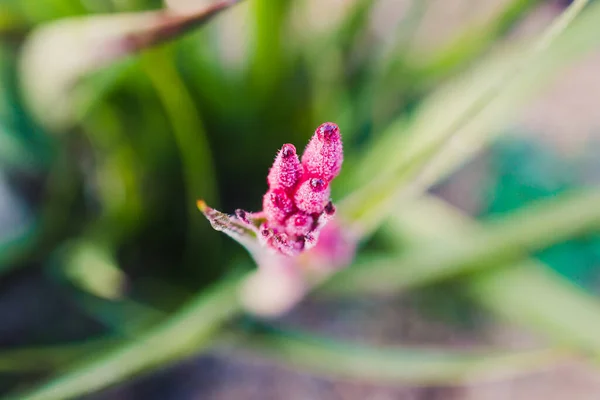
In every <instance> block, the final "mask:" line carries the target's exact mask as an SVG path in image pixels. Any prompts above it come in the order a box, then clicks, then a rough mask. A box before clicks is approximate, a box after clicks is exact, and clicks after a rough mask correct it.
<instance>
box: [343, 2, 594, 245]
mask: <svg viewBox="0 0 600 400" xmlns="http://www.w3.org/2000/svg"><path fill="white" fill-rule="evenodd" d="M586 4H587V1H585V0H580V1H575V2H573V4H572V5H571V6H570V7H569V8H568V9H567V11H565V13H563V14H562V15H561V16H560V17H559V18H558V19H557V20H556V21H555V22H554V23H553V24H552V25H551V26H550V27H549V28H548V29H547V30H546V31H545V33H544V34H543V35H542V36H541V37H540V39H539V40H538V41H536V42H535V44H534V46H533V47H532V48H531V49H530V51H529V52H528V53H526V55H525V56H522V54H521V56H520V57H519V58H516V57H515V56H514V55H513V56H512V57H511V58H509V59H505V60H504V61H503V63H499V62H494V63H492V64H491V67H490V66H488V68H487V69H484V70H483V72H484V73H482V74H481V75H480V76H479V77H478V80H477V81H476V83H477V85H474V86H473V85H472V86H470V89H469V90H467V92H469V95H468V96H467V97H466V100H464V101H456V99H455V97H456V93H457V90H459V89H465V87H464V86H463V85H464V82H463V83H462V84H461V83H460V81H459V82H455V83H454V84H453V85H451V86H449V90H448V89H447V91H445V92H442V93H441V96H437V97H434V98H432V101H431V102H430V103H429V104H428V106H427V107H425V108H424V109H423V111H422V112H421V114H420V115H419V117H418V118H417V119H415V121H414V122H413V123H412V124H410V125H408V126H407V125H406V124H405V122H404V121H398V122H396V123H395V124H393V125H392V126H391V127H390V129H389V130H388V131H387V132H386V133H385V134H384V135H383V137H382V139H381V140H380V142H379V143H376V144H375V149H374V150H373V151H372V152H371V154H367V156H366V157H365V159H364V161H363V162H362V163H359V166H358V171H361V174H360V176H361V178H359V179H357V182H362V184H359V185H358V186H362V188H361V189H360V190H359V191H357V192H354V193H353V194H351V195H350V196H348V197H347V198H346V199H345V200H344V202H343V203H342V204H340V211H341V212H342V213H343V214H344V215H345V217H346V219H347V220H349V221H353V223H354V225H355V227H354V230H356V231H357V232H358V233H362V234H364V235H366V234H369V233H371V232H372V231H373V230H374V229H375V228H376V227H377V226H378V225H379V223H380V222H381V220H382V218H383V217H384V216H385V215H387V214H388V213H389V211H390V209H391V208H392V207H397V201H396V200H397V198H398V196H399V195H400V194H403V192H404V189H405V187H406V185H407V184H408V183H409V182H412V181H414V180H415V179H419V180H425V181H428V180H431V178H430V177H431V176H435V177H436V178H437V179H439V177H440V175H441V174H440V173H437V174H432V173H431V168H432V167H431V165H430V163H431V160H432V159H435V157H437V156H438V154H439V152H440V150H441V149H448V148H451V147H456V146H461V145H464V146H465V147H467V149H466V150H464V151H460V152H456V151H454V152H453V153H452V154H453V156H454V158H452V160H451V161H452V162H451V163H449V162H447V159H446V158H447V157H446V156H443V158H442V160H439V159H438V160H435V162H434V164H440V163H442V164H443V165H444V172H445V173H448V172H449V171H450V170H451V169H452V168H455V167H456V166H457V165H458V164H459V162H460V161H464V160H465V159H467V158H468V157H469V156H470V155H472V153H473V152H474V151H475V149H478V148H479V146H480V145H481V143H482V142H485V141H486V140H489V137H488V136H486V135H489V133H490V130H491V129H492V128H494V127H496V125H497V124H499V123H500V122H505V121H502V118H506V117H507V115H511V114H514V113H515V111H517V110H518V107H519V105H520V104H522V101H523V99H524V98H526V96H530V95H531V93H532V92H534V89H537V88H538V87H539V85H540V83H541V82H544V81H545V80H546V79H547V78H548V76H549V75H551V74H552V73H554V72H556V70H557V69H558V68H559V67H563V66H564V65H566V63H567V62H569V61H572V60H573V59H574V58H576V57H578V56H581V55H582V54H584V53H585V52H587V51H589V50H591V49H592V48H593V47H594V46H595V44H597V43H593V42H595V41H594V40H593V38H594V37H600V35H595V36H594V32H595V31H596V30H600V28H599V27H598V24H597V23H596V20H595V19H593V18H592V17H597V16H598V15H599V14H600V6H598V5H594V6H593V7H590V9H589V12H587V13H586V14H585V15H584V16H585V18H583V17H582V18H580V19H578V20H577V22H576V23H575V24H574V26H573V27H571V29H566V28H567V27H568V26H569V25H570V24H571V22H572V21H573V20H574V19H575V17H576V16H577V15H578V14H579V13H580V12H581V10H582V9H583V7H584V6H585V5H586ZM563 34H564V35H563ZM561 36H563V37H561ZM557 38H560V39H561V40H560V41H558V45H553V44H554V42H555V41H557ZM573 43H578V44H579V45H578V46H577V47H573ZM503 64H504V65H503ZM498 70H500V72H498ZM490 78H491V79H490ZM471 83H472V82H471ZM467 88H469V86H467ZM500 95H501V96H500ZM499 96H500V101H499V102H492V101H493V100H497V98H498V97H499ZM448 104H453V106H452V107H449V106H448ZM490 104H492V105H494V107H491V108H490V107H488V105H490ZM454 107H456V108H454ZM466 127H467V128H468V129H465V128H466ZM475 128H476V129H475ZM403 129H406V130H408V132H406V134H405V135H404V136H400V135H399V134H398V132H399V131H400V130H403ZM490 136H491V135H490ZM465 138H466V141H467V143H466V144H463V143H459V144H458V145H457V144H456V143H457V142H459V141H461V140H463V139H465ZM453 150H454V149H453ZM434 167H435V168H434V169H436V171H438V172H439V171H440V169H441V168H439V166H437V165H434ZM423 175H426V176H427V179H425V178H424V177H423ZM373 177H377V178H375V179H373Z"/></svg>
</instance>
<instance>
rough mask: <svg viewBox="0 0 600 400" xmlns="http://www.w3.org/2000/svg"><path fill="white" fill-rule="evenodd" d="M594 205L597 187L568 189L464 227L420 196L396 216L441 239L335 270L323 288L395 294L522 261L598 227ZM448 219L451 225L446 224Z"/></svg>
mask: <svg viewBox="0 0 600 400" xmlns="http://www.w3.org/2000/svg"><path fill="white" fill-rule="evenodd" d="M598 204H600V191H587V192H580V193H571V194H569V195H563V196H559V197H556V198H554V199H552V200H546V201H540V202H537V203H536V204H534V205H532V206H530V207H526V208H523V209H521V210H519V211H517V212H515V213H513V214H512V215H510V216H507V217H505V218H503V219H500V220H497V221H492V222H488V223H486V224H483V225H482V226H481V227H479V229H476V230H469V231H468V232H463V231H464V230H465V229H464V228H462V225H464V224H466V223H468V220H467V221H460V220H459V221H458V223H454V224H452V220H451V219H450V218H451V217H447V215H448V214H450V211H449V210H451V209H450V208H449V207H444V206H440V205H439V204H438V203H436V202H433V201H427V200H423V199H419V200H418V201H416V202H415V204H412V205H411V204H407V205H405V207H404V208H403V209H402V210H399V211H397V212H396V216H395V221H396V222H397V223H400V224H401V225H404V224H407V223H408V224H409V225H408V226H409V227H410V228H409V229H407V232H408V233H409V234H410V233H411V232H413V231H415V232H420V231H423V230H424V229H427V228H426V227H430V228H429V229H438V227H439V232H440V235H443V236H442V237H441V239H443V240H434V241H428V242H427V243H424V244H422V245H417V246H416V247H414V248H411V249H409V250H408V251H407V252H406V253H402V254H400V255H397V256H386V257H381V258H378V259H374V260H372V259H368V258H367V259H366V260H365V261H364V262H362V263H359V264H358V265H356V266H353V267H351V268H348V269H346V270H343V271H341V272H340V273H338V274H337V275H336V276H335V277H334V278H333V279H332V280H331V281H330V282H329V283H327V284H325V286H324V287H323V288H322V290H326V291H330V292H333V293H336V294H346V295H352V296H354V295H357V294H359V293H360V294H365V293H371V294H377V293H393V292H396V291H399V290H401V289H403V288H407V287H414V286H417V285H424V284H427V283H431V282H432V281H436V280H440V279H444V278H449V277H453V276H456V275H458V274H466V273H469V272H473V271H475V270H479V269H482V268H489V267H492V266H498V265H503V264H506V263H510V262H515V261H520V260H521V259H523V258H524V257H526V256H527V255H529V254H531V253H532V252H535V251H538V250H542V249H544V248H546V247H548V246H551V245H553V244H555V243H558V242H561V241H564V240H566V239H569V238H572V237H574V236H578V235H581V234H585V233H589V232H593V231H597V230H600V207H598V206H597V205H598ZM447 220H450V224H448V223H444V222H445V221H447ZM411 221H414V222H412V223H411ZM451 224H452V225H451ZM418 225H420V226H418ZM450 232H452V235H449V233H450ZM428 234H429V232H428Z"/></svg>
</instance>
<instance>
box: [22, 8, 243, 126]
mask: <svg viewBox="0 0 600 400" xmlns="http://www.w3.org/2000/svg"><path fill="white" fill-rule="evenodd" d="M239 1H240V0H221V1H218V2H216V3H213V4H212V5H209V6H207V7H206V8H204V9H202V10H199V11H197V12H194V13H193V14H189V15H180V14H173V13H170V12H168V11H167V10H161V11H148V12H139V13H122V14H113V15H103V16H89V17H75V18H68V19H62V20H59V21H56V22H52V23H49V24H47V25H42V26H41V27H40V28H37V29H36V30H34V31H33V32H32V33H31V34H30V35H29V37H28V39H27V41H26V43H25V44H24V46H23V52H22V58H21V78H22V79H21V83H22V85H23V87H24V92H25V94H26V96H27V100H28V103H29V105H30V108H31V109H32V110H33V112H34V114H35V116H36V117H37V118H38V119H39V120H40V121H43V122H44V123H45V124H47V125H48V126H49V127H51V128H53V129H56V130H60V129H64V128H66V127H69V126H70V125H71V124H72V123H73V122H74V119H75V116H76V114H77V113H76V104H78V103H79V102H80V101H82V99H85V98H86V97H88V96H93V94H90V93H87V92H86V91H85V90H84V88H81V87H80V86H78V83H79V82H80V80H81V78H83V77H85V76H86V75H88V74H90V73H91V72H93V71H96V70H98V69H99V68H102V67H106V66H108V65H110V64H111V63H113V62H114V61H115V60H117V59H120V58H122V57H124V56H127V55H129V54H132V53H135V52H138V51H139V50H142V49H144V48H147V47H149V46H153V45H155V44H157V43H160V42H164V41H166V40H170V39H173V38H176V37H178V36H180V35H182V34H183V33H185V32H187V31H188V30H190V29H193V28H195V27H198V26H200V25H202V24H204V23H206V22H208V21H210V20H211V19H212V18H213V17H214V16H215V15H217V14H218V13H219V12H221V11H223V10H225V9H227V8H229V7H230V6H232V5H234V4H236V3H238V2H239Z"/></svg>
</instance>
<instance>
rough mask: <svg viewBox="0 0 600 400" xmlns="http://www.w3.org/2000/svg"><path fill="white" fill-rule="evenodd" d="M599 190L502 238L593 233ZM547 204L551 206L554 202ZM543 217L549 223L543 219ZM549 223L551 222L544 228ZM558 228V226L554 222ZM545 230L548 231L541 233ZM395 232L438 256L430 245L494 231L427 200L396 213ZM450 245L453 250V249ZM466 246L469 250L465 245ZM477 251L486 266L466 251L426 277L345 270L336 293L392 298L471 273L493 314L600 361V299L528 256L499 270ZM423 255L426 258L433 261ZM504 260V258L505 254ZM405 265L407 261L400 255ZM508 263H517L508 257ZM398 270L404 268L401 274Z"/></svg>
mask: <svg viewBox="0 0 600 400" xmlns="http://www.w3.org/2000/svg"><path fill="white" fill-rule="evenodd" d="M594 193H595V194H592V195H591V196H590V197H587V201H589V203H587V201H586V200H584V198H585V197H586V196H584V197H580V199H579V200H583V203H579V201H574V202H572V203H570V204H569V203H564V204H563V206H565V208H562V207H557V208H556V209H555V211H556V212H557V213H558V214H559V215H557V216H556V217H554V216H552V215H551V214H552V208H551V207H547V208H546V209H545V212H539V213H535V214H533V213H531V214H530V215H529V217H528V218H531V219H529V220H527V219H521V222H522V224H520V225H514V226H513V227H512V228H509V226H508V225H504V226H505V229H507V230H504V234H509V230H511V229H512V230H513V231H514V232H513V233H514V234H516V235H517V236H520V237H521V239H523V238H526V237H528V239H527V241H528V242H529V243H530V244H533V243H537V245H543V244H544V242H545V241H546V240H548V239H551V238H552V237H554V238H555V239H557V240H558V239H564V238H566V237H567V236H568V235H576V234H579V233H582V232H583V231H579V228H581V227H584V226H586V228H585V229H586V230H587V229H592V228H593V227H594V225H595V229H596V230H597V229H598V228H599V227H598V225H597V224H598V222H599V221H598V216H597V215H595V216H593V217H591V218H592V219H595V221H593V222H592V224H591V225H587V223H588V221H586V218H587V217H588V213H597V209H598V206H597V204H598V199H596V198H595V196H597V192H594ZM586 203H587V204H586ZM546 204H547V205H550V204H551V202H547V203H546ZM541 210H543V209H541ZM524 212H525V210H522V211H521V214H522V215H523V213H524ZM544 215H545V216H546V217H547V218H549V220H543V218H542V217H543V216H544ZM510 218H512V217H510ZM538 218H539V219H538ZM509 220H510V219H509ZM518 221H519V220H518V219H517V218H515V219H513V222H514V223H515V224H517V223H518ZM546 223H548V224H549V225H545V224H546ZM555 223H557V224H556V225H554V224H555ZM536 225H537V226H536ZM499 227H500V230H498V231H497V232H501V231H502V230H503V228H502V225H499ZM521 229H522V230H523V231H524V232H523V233H521V232H518V231H519V230H521ZM544 229H546V230H547V232H543V230H544ZM536 231H537V232H538V233H537V234H536V233H535V232H536ZM563 231H566V232H568V234H566V233H565V232H563ZM389 232H393V233H391V235H392V237H393V238H395V239H396V240H405V241H409V242H411V243H412V244H413V245H414V246H417V248H420V249H421V251H432V249H431V246H429V245H428V244H431V243H435V246H439V247H440V248H442V249H444V248H446V249H452V248H453V244H454V243H457V241H458V242H462V241H469V240H477V239H476V237H477V236H479V235H482V236H483V237H489V236H487V235H488V234H487V233H486V232H489V231H486V230H485V229H482V228H481V227H480V226H479V225H477V224H475V223H473V222H470V220H469V218H468V217H466V216H464V215H462V214H461V213H460V212H458V211H456V210H454V209H453V208H452V207H450V206H448V205H446V204H444V203H443V202H441V201H436V200H435V199H432V198H429V197H424V198H421V199H419V201H418V204H415V206H414V207H406V208H404V209H403V210H401V212H398V214H397V217H396V219H395V221H394V223H393V230H390V231H389ZM492 232H493V231H492ZM521 235H523V236H521ZM521 239H519V240H521ZM497 240H503V241H508V243H509V245H510V243H513V244H514V243H515V242H514V241H513V240H514V239H512V238H508V237H500V236H498V237H497ZM552 240H553V239H552ZM448 244H451V246H450V247H449V246H448ZM489 245H490V246H491V248H494V247H496V248H500V247H503V246H504V244H502V243H500V244H494V243H489ZM467 247H469V246H468V245H467ZM471 250H472V253H471V255H473V256H474V255H475V254H476V253H479V254H480V255H481V256H482V261H486V260H487V263H482V264H477V263H475V262H473V263H469V264H466V263H465V262H466V261H468V258H469V257H468V255H469V251H466V252H465V253H463V254H462V256H467V257H465V258H464V259H463V260H462V261H461V262H460V263H459V262H457V263H455V264H454V265H452V266H451V268H447V267H449V266H450V265H451V263H445V262H444V261H441V265H439V268H438V266H434V265H433V264H427V265H425V271H424V272H419V271H420V270H419V268H420V267H421V266H423V264H421V265H419V264H392V263H388V264H387V265H386V266H384V267H381V266H379V267H378V266H377V264H376V265H375V268H374V269H373V270H371V271H369V272H370V273H371V274H372V275H371V276H370V277H369V276H368V274H366V272H367V270H368V269H367V268H365V269H363V270H361V271H359V270H358V269H357V270H355V271H357V272H356V276H353V274H354V272H352V271H353V269H349V270H347V272H344V274H345V276H344V275H342V274H340V278H341V279H342V281H341V282H339V283H336V282H335V281H333V282H332V289H333V290H339V291H340V292H343V291H344V290H347V291H348V292H346V293H349V292H352V293H353V294H354V295H356V294H358V293H364V292H374V291H378V292H379V293H392V292H394V291H396V290H399V289H406V288H409V287H411V285H412V284H413V283H414V284H415V285H419V284H423V283H432V282H435V281H439V280H443V279H446V278H448V277H451V276H456V275H459V274H464V273H470V276H467V277H465V282H466V285H467V288H468V290H469V292H470V293H471V294H472V295H473V296H474V297H475V299H476V300H478V301H479V302H480V303H481V304H483V305H485V306H487V307H488V308H489V309H490V310H493V311H495V312H497V313H498V314H500V315H502V316H504V317H506V318H508V319H509V320H511V321H514V322H518V323H520V324H521V325H522V326H524V327H527V328H529V329H531V330H532V331H535V332H538V333H541V334H542V335H544V336H546V337H548V338H550V339H552V340H554V341H556V342H557V343H560V344H562V345H564V344H566V345H569V346H572V347H573V350H575V351H580V352H591V353H593V354H594V355H595V356H596V357H598V356H600V301H598V299H597V298H596V297H594V296H592V295H589V294H588V293H586V292H584V291H583V290H581V289H579V288H577V287H576V286H575V285H573V284H571V283H570V282H569V281H567V280H566V279H564V278H562V277H560V276H559V275H557V274H556V273H554V272H552V271H551V270H550V269H549V268H548V267H546V266H545V265H544V264H543V263H541V262H538V261H535V260H526V259H522V260H519V261H516V262H513V263H512V264H510V263H509V264H502V265H498V262H497V261H498V260H496V259H492V260H490V259H487V258H486V253H487V251H488V250H486V249H481V250H478V249H471ZM524 250H525V248H524ZM415 254H416V252H415ZM490 254H491V253H488V254H487V255H490ZM455 255H459V257H458V259H460V257H462V256H461V252H460V251H458V252H457V253H455V254H454V255H453V253H452V250H450V253H449V259H450V260H452V259H453V258H454V256H455ZM423 257H424V259H427V256H423ZM475 258H476V257H474V259H475ZM500 258H501V259H502V257H500ZM474 259H473V260H474ZM399 260H406V259H405V258H404V257H401V258H399ZM456 260H457V259H455V261H456ZM503 261H505V262H507V261H511V260H506V259H504V260H503ZM486 266H495V267H496V268H493V269H481V268H482V267H486ZM473 267H477V268H479V270H477V271H476V270H474V269H473ZM378 268H379V270H378ZM400 268H403V269H404V270H400ZM412 274H415V275H416V279H414V281H412V282H411V279H413V278H408V281H407V282H406V283H403V282H401V281H400V279H403V278H407V277H409V276H412ZM334 279H335V278H334ZM376 279H380V280H381V281H384V280H385V281H386V283H384V284H381V283H380V284H379V286H378V287H377V284H373V283H374V282H375V280H376ZM388 281H393V283H391V284H390V283H387V282H388ZM343 284H346V285H353V287H350V288H344V289H342V290H340V289H341V285H343ZM363 285H364V290H363V288H362V286H363Z"/></svg>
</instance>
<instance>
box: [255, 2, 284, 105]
mask: <svg viewBox="0 0 600 400" xmlns="http://www.w3.org/2000/svg"><path fill="white" fill-rule="evenodd" d="M250 4H251V7H252V13H253V16H254V46H253V51H252V59H251V62H250V71H249V73H250V78H251V80H252V85H253V87H255V88H256V95H257V97H258V98H261V97H263V96H265V95H266V94H268V93H270V92H271V91H272V90H273V88H274V87H275V86H276V84H277V82H278V81H279V80H280V78H281V74H282V72H283V68H284V62H285V57H286V54H285V51H284V49H285V47H284V42H283V40H284V27H286V26H287V25H286V19H287V16H288V11H289V7H290V4H291V2H290V1H287V0H252V1H251V3H250Z"/></svg>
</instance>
